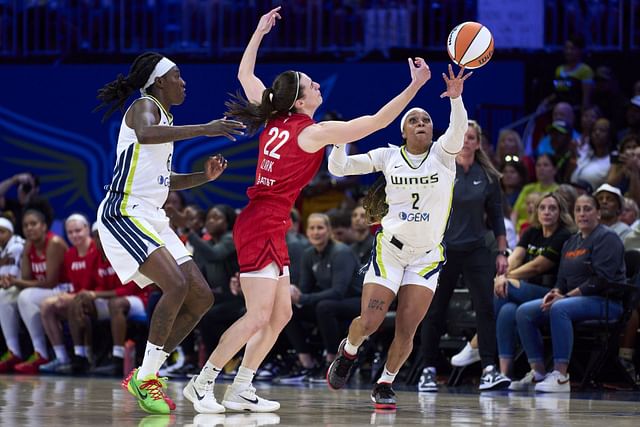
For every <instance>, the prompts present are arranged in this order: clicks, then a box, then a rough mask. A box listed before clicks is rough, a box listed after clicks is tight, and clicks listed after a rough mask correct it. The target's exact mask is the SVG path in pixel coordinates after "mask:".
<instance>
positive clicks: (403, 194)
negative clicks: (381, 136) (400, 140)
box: [369, 141, 456, 249]
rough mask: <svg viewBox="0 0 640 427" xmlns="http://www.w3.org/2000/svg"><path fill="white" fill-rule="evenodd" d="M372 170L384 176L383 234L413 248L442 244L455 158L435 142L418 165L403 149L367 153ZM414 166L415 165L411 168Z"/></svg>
mask: <svg viewBox="0 0 640 427" xmlns="http://www.w3.org/2000/svg"><path fill="white" fill-rule="evenodd" d="M369 156H370V157H371V160H372V162H373V166H374V169H375V170H376V171H380V172H382V173H384V177H385V179H386V181H387V185H386V193H387V204H388V205H389V212H388V213H387V215H385V216H384V218H383V219H382V228H383V230H384V232H385V234H389V235H393V236H395V237H396V238H397V239H398V240H400V241H401V242H402V243H404V244H408V245H410V246H413V247H416V248H429V249H431V248H435V247H436V246H437V245H439V244H440V243H441V242H442V237H443V235H444V231H445V229H446V227H447V222H448V220H449V213H450V212H451V201H452V198H453V185H454V181H455V176H456V164H455V156H454V155H451V154H448V153H447V152H445V151H444V150H443V148H442V146H441V144H440V141H436V142H434V143H433V145H432V146H431V150H430V152H429V154H428V155H427V156H426V157H425V158H423V160H422V161H421V162H417V161H413V162H412V159H410V158H409V156H407V153H406V151H405V147H404V146H403V147H397V146H393V145H390V146H389V147H387V148H378V149H375V150H372V151H370V152H369ZM414 163H415V164H414Z"/></svg>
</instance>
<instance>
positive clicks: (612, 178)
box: [607, 134, 640, 202]
mask: <svg viewBox="0 0 640 427" xmlns="http://www.w3.org/2000/svg"><path fill="white" fill-rule="evenodd" d="M616 154H617V155H616ZM607 184H611V185H613V186H614V187H618V188H619V189H620V191H621V192H622V194H626V195H628V196H629V197H631V198H632V199H634V200H636V202H638V201H640V134H638V135H636V134H629V135H627V136H625V137H624V138H622V140H621V141H620V144H619V147H618V150H617V153H612V154H611V168H610V169H609V174H608V175H607Z"/></svg>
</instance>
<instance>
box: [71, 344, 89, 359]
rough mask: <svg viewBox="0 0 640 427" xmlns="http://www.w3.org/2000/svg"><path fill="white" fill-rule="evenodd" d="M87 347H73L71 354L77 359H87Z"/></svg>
mask: <svg viewBox="0 0 640 427" xmlns="http://www.w3.org/2000/svg"><path fill="white" fill-rule="evenodd" d="M88 350H89V349H88V347H87V346H86V345H74V346H73V353H74V354H75V355H76V356H79V357H84V358H85V359H86V358H87V353H88Z"/></svg>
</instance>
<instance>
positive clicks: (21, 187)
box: [0, 172, 51, 236]
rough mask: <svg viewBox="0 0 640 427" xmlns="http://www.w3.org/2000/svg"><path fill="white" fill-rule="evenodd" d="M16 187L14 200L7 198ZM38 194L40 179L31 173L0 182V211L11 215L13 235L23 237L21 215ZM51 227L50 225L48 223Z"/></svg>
mask: <svg viewBox="0 0 640 427" xmlns="http://www.w3.org/2000/svg"><path fill="white" fill-rule="evenodd" d="M14 186H15V187H16V197H17V198H16V199H11V198H7V197H6V194H7V192H8V191H9V190H10V189H11V187H14ZM39 192H40V179H39V178H38V177H37V176H35V175H34V174H32V173H31V172H23V173H19V174H16V175H13V176H12V177H10V178H7V179H5V180H4V181H2V182H0V203H2V204H0V210H7V211H10V212H12V213H13V217H14V218H15V227H14V231H15V234H18V235H20V236H23V232H22V215H23V213H24V209H25V207H26V206H27V205H28V204H29V202H31V201H32V200H33V199H34V198H35V197H36V196H38V194H39ZM49 225H51V223H49Z"/></svg>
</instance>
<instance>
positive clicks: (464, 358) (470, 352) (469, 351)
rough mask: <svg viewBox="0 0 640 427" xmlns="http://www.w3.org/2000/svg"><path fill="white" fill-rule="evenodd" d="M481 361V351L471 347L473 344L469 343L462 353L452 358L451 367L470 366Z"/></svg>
mask: <svg viewBox="0 0 640 427" xmlns="http://www.w3.org/2000/svg"><path fill="white" fill-rule="evenodd" d="M479 360H480V350H478V349H477V348H473V347H471V344H470V343H469V342H467V345H465V346H464V348H463V349H462V350H460V353H458V354H456V355H455V356H453V357H452V358H451V366H457V367H462V366H469V365H471V364H473V363H476V362H478V361H479Z"/></svg>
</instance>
